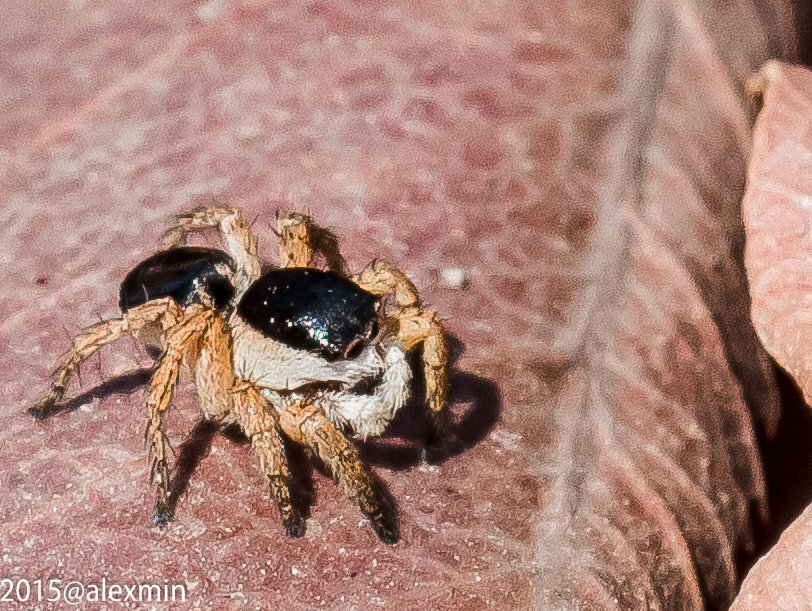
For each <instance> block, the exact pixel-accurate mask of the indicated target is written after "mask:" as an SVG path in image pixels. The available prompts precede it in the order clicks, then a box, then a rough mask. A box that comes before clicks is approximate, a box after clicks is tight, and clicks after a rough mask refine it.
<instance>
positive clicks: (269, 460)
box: [232, 380, 305, 537]
mask: <svg viewBox="0 0 812 611" xmlns="http://www.w3.org/2000/svg"><path fill="white" fill-rule="evenodd" d="M232 403H233V413H234V416H235V417H236V419H237V422H238V423H239V425H240V426H241V427H242V429H243V431H245V434H246V435H247V436H248V438H249V439H250V440H251V446H252V447H253V448H254V453H255V454H256V456H257V460H258V461H259V468H260V469H261V470H262V472H263V473H265V475H267V476H268V479H269V480H270V483H271V496H272V497H273V499H274V501H275V502H276V506H277V508H278V509H279V517H280V518H281V519H282V526H283V527H284V528H285V532H286V533H287V534H288V535H289V536H291V537H301V536H302V535H303V534H304V532H305V522H304V518H303V517H302V515H301V513H300V512H299V511H298V510H297V509H296V508H295V507H294V506H293V502H292V500H291V494H290V472H289V470H288V462H287V457H286V455H285V445H284V443H283V441H282V437H281V436H280V434H279V429H280V426H279V414H278V413H277V411H276V409H275V408H274V407H273V406H272V405H271V404H270V403H269V402H268V401H267V400H266V399H265V398H264V397H263V396H262V395H261V394H260V392H259V389H258V388H257V387H256V385H255V384H254V383H253V382H250V381H248V380H240V381H238V382H237V383H236V384H235V385H234V387H233V388H232Z"/></svg>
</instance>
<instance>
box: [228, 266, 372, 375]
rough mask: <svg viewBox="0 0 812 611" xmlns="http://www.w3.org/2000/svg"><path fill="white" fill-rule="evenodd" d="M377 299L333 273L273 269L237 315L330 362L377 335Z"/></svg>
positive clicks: (250, 292)
mask: <svg viewBox="0 0 812 611" xmlns="http://www.w3.org/2000/svg"><path fill="white" fill-rule="evenodd" d="M377 303H378V300H377V298H376V297H375V296H374V295H372V294H371V293H368V292H366V291H365V290H363V289H362V288H360V287H359V286H358V285H357V284H355V283H354V282H351V281H350V280H348V279H346V278H344V277H343V276H341V275H339V274H337V273H335V272H329V271H323V270H320V269H314V268H304V267H289V268H285V269H274V270H271V271H269V272H268V273H266V274H265V275H264V276H262V277H261V278H260V279H259V280H257V281H256V282H255V283H254V284H252V285H251V288H249V289H248V290H247V291H246V292H245V295H243V297H242V299H241V300H240V303H239V305H238V306H237V313H238V314H239V315H240V316H241V317H242V318H243V319H244V320H245V321H246V322H247V323H248V324H249V325H251V326H252V327H254V328H255V329H256V330H257V331H259V332H260V333H262V334H263V335H265V336H266V337H270V338H271V339H275V340H278V341H280V342H283V343H284V344H287V345H288V346H291V347H293V348H297V349H299V350H310V351H319V352H320V353H321V355H322V356H323V357H324V358H325V359H328V360H333V359H337V358H339V357H341V356H352V354H348V352H352V349H353V347H355V346H360V343H359V342H362V341H363V340H364V339H366V338H368V337H369V336H370V335H374V333H375V332H376V330H377V329H376V328H375V327H376V325H375V323H376V319H377Z"/></svg>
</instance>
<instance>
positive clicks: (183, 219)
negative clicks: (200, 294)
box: [164, 204, 262, 293]
mask: <svg viewBox="0 0 812 611" xmlns="http://www.w3.org/2000/svg"><path fill="white" fill-rule="evenodd" d="M211 228H217V229H218V230H219V232H220V235H221V238H222V240H223V245H224V246H225V249H226V252H228V254H229V256H230V257H231V258H232V259H233V260H234V263H235V264H236V265H237V277H236V279H235V280H236V289H237V292H238V293H243V292H245V290H246V289H247V288H248V287H249V286H250V285H251V283H253V282H255V281H256V279H257V278H259V277H260V275H261V274H262V265H261V263H260V260H259V254H258V251H257V239H256V237H255V236H254V234H253V232H252V231H251V225H250V224H249V223H248V220H247V219H246V218H245V215H244V214H243V213H242V210H240V209H239V208H234V207H233V206H229V205H227V204H217V205H213V206H200V207H198V208H195V209H193V210H190V211H189V212H186V213H183V214H179V215H178V216H177V217H175V224H174V225H173V226H172V227H170V228H169V229H168V230H167V231H166V233H164V246H165V247H167V248H168V247H170V246H180V245H183V244H185V243H186V238H187V236H188V235H189V234H190V233H191V232H193V231H203V230H204V229H211Z"/></svg>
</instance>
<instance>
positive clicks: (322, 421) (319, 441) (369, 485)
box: [279, 401, 398, 543]
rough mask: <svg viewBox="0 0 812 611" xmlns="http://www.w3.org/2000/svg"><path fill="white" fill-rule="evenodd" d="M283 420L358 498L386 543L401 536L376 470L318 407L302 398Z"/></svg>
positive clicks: (286, 430) (284, 427) (291, 434)
mask: <svg viewBox="0 0 812 611" xmlns="http://www.w3.org/2000/svg"><path fill="white" fill-rule="evenodd" d="M279 423H280V425H281V427H282V430H283V431H284V433H285V435H287V436H288V437H289V438H290V439H291V440H293V441H294V442H296V443H300V444H304V445H307V446H309V447H310V448H311V449H312V450H313V452H314V453H315V454H316V456H318V457H319V459H320V460H321V461H322V462H323V463H324V465H325V466H326V467H327V468H328V469H329V470H330V472H331V473H332V475H333V477H335V479H336V480H337V481H338V483H339V485H340V486H341V487H342V488H343V489H344V492H345V493H346V494H347V496H349V497H350V498H352V499H355V500H356V501H357V502H358V505H359V506H360V507H361V511H362V512H363V513H364V514H365V515H366V516H367V517H369V519H370V522H371V524H372V528H373V530H374V531H375V534H376V535H378V538H379V539H380V540H381V541H383V542H384V543H395V542H396V541H397V540H398V531H397V522H396V520H395V519H394V516H393V515H392V514H391V512H390V511H389V510H388V509H387V507H386V506H385V505H384V504H383V502H382V501H381V499H380V497H379V495H378V493H377V491H376V489H375V482H374V480H373V478H372V474H371V473H370V472H369V471H368V470H367V468H366V467H365V466H364V464H363V463H362V462H361V459H360V458H359V457H358V453H357V452H356V451H355V448H354V447H353V446H352V444H350V442H349V441H348V440H347V438H346V437H345V436H344V435H343V434H342V433H341V431H339V430H338V429H337V428H336V427H335V425H334V424H333V423H332V422H330V421H329V420H328V419H327V417H326V416H325V415H324V413H323V412H322V411H321V410H320V409H318V408H317V407H315V406H313V405H311V404H309V403H307V402H304V401H301V402H297V403H293V404H292V405H289V406H288V407H287V408H286V409H285V410H284V411H282V413H281V414H280V416H279Z"/></svg>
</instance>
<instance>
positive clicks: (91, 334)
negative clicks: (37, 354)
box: [28, 297, 181, 419]
mask: <svg viewBox="0 0 812 611" xmlns="http://www.w3.org/2000/svg"><path fill="white" fill-rule="evenodd" d="M180 316H181V308H180V306H179V305H178V304H177V303H175V302H174V301H173V300H172V299H171V298H169V297H166V298H164V299H156V300H154V301H148V302H147V303H144V304H141V305H139V306H137V307H135V308H132V309H131V310H128V311H127V312H126V313H125V314H124V315H123V316H122V317H121V318H115V319H113V320H106V321H103V322H100V323H98V324H96V325H94V326H92V327H90V328H88V329H86V330H84V331H82V332H81V333H80V334H79V335H77V336H76V337H75V338H74V340H73V346H71V349H70V351H69V352H68V355H67V357H66V358H65V359H64V361H63V362H62V364H61V365H60V366H59V367H58V368H57V370H56V371H55V372H54V381H53V384H52V385H51V390H50V392H49V393H48V394H47V395H46V396H45V397H44V398H43V399H42V400H41V401H40V402H39V403H37V404H36V406H34V407H32V408H31V409H29V410H28V411H29V413H30V414H31V415H32V416H34V417H35V418H38V419H42V418H45V417H46V416H48V414H49V413H50V412H51V410H52V409H53V407H54V405H55V404H56V403H57V401H60V400H61V399H62V397H64V396H65V392H66V391H67V389H68V383H69V382H70V379H71V376H72V375H73V373H74V372H75V371H76V370H77V369H78V367H79V365H80V363H81V362H82V361H83V360H85V359H87V358H88V357H89V356H91V355H92V354H93V353H94V352H96V351H97V350H98V349H99V348H101V347H102V346H105V345H107V344H109V343H111V342H114V341H116V340H117V339H120V338H122V337H124V336H125V335H129V334H132V333H135V332H136V331H139V330H141V329H143V328H144V327H145V326H147V325H150V324H157V325H159V326H160V327H161V328H162V329H163V330H166V329H168V328H169V327H171V326H172V325H174V324H175V323H177V321H178V320H179V319H180Z"/></svg>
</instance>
